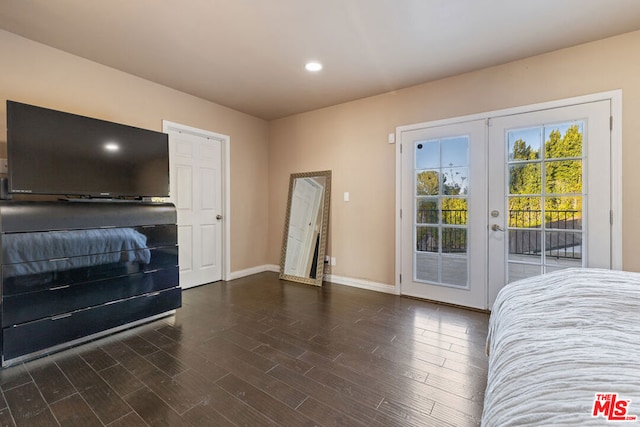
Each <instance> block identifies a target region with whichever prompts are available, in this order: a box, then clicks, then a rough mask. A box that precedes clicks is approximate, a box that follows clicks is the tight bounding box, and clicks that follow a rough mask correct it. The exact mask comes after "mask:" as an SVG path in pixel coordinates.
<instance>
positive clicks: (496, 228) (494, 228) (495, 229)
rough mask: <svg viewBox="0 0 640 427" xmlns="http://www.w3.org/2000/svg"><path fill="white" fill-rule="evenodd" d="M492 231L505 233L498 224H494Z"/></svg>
mask: <svg viewBox="0 0 640 427" xmlns="http://www.w3.org/2000/svg"><path fill="white" fill-rule="evenodd" d="M491 229H492V230H493V231H504V228H502V227H500V226H499V225H498V224H492V225H491Z"/></svg>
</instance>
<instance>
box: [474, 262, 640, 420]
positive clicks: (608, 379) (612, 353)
mask: <svg viewBox="0 0 640 427" xmlns="http://www.w3.org/2000/svg"><path fill="white" fill-rule="evenodd" d="M487 354H488V356H489V371H488V379H487V387H486V393H485V401H484V411H483V414H482V425H483V426H486V427H493V426H496V427H503V426H522V425H535V426H558V425H571V426H587V425H607V424H609V421H621V422H619V423H617V424H622V425H629V424H633V425H636V423H638V422H639V421H638V420H640V274H638V273H630V272H621V271H612V270H600V269H567V270H562V271H558V272H554V273H550V274H547V275H544V276H538V277H532V278H528V279H524V280H520V281H517V282H514V283H511V284H509V285H507V286H505V287H504V288H503V289H502V290H501V291H500V293H499V294H498V297H497V299H496V302H495V304H494V306H493V311H492V313H491V318H490V321H489V334H488V337H487ZM594 414H595V415H594ZM629 422H630V423H629ZM615 424H616V423H614V425H615ZM609 425H610V424H609Z"/></svg>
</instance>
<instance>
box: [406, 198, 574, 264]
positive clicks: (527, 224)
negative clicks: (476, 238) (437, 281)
mask: <svg viewBox="0 0 640 427" xmlns="http://www.w3.org/2000/svg"><path fill="white" fill-rule="evenodd" d="M542 216H543V212H542V211H541V210H511V211H510V212H509V223H508V225H509V229H508V236H507V237H508V240H509V253H510V254H515V255H539V254H540V253H541V252H542V240H543V239H542V233H543V232H544V233H545V239H544V240H545V243H544V250H545V252H546V255H547V256H551V257H554V258H569V259H581V258H582V232H581V231H582V212H581V211H579V210H546V211H545V212H544V222H543V220H542ZM416 219H417V223H418V224H419V226H418V228H417V232H416V250H417V251H420V252H442V253H464V252H467V229H466V228H455V227H447V226H448V225H467V223H468V211H467V210H462V209H456V210H444V209H443V210H442V211H440V210H437V209H421V210H418V211H417V213H416ZM439 219H441V221H439ZM420 224H424V225H420ZM543 224H544V227H543ZM543 230H544V231H543ZM440 245H441V246H440Z"/></svg>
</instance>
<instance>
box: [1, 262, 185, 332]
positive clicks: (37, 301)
mask: <svg viewBox="0 0 640 427" xmlns="http://www.w3.org/2000/svg"><path fill="white" fill-rule="evenodd" d="M178 281H179V272H178V267H170V268H167V269H162V270H155V271H149V272H143V273H136V274H130V275H128V276H121V277H116V278H113V279H105V280H97V281H94V282H87V283H81V284H77V283H74V284H73V285H65V286H60V287H56V288H51V289H49V290H45V291H38V292H29V293H22V294H16V295H12V296H4V297H3V298H2V306H3V310H2V326H3V327H7V326H12V325H16V324H19V323H25V322H29V321H32V320H37V319H42V318H45V317H50V316H56V315H60V314H64V313H69V312H72V311H76V310H80V309H82V308H86V307H92V306H96V305H100V304H104V303H106V302H110V301H116V300H121V299H126V298H130V297H133V296H137V295H142V294H146V293H149V292H155V291H160V290H164V289H169V288H174V287H176V286H178Z"/></svg>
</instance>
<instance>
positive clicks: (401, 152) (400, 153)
mask: <svg viewBox="0 0 640 427" xmlns="http://www.w3.org/2000/svg"><path fill="white" fill-rule="evenodd" d="M400 154H402V144H400Z"/></svg>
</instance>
